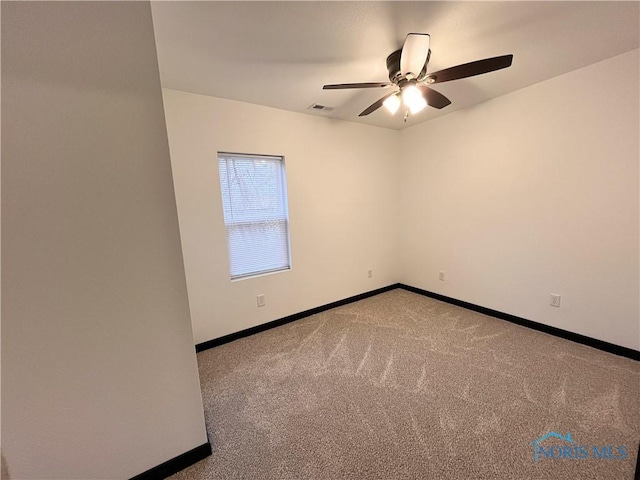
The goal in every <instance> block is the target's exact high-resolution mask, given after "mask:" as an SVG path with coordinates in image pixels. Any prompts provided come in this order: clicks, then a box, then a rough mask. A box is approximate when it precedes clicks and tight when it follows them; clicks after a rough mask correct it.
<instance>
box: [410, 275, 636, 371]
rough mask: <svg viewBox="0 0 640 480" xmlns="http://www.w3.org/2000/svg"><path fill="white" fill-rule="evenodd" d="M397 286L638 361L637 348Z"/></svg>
mask: <svg viewBox="0 0 640 480" xmlns="http://www.w3.org/2000/svg"><path fill="white" fill-rule="evenodd" d="M398 288H402V289H404V290H408V291H409V292H413V293H418V294H420V295H424V296H425V297H430V298H433V299H435V300H440V301H442V302H446V303H450V304H452V305H456V306H458V307H463V308H466V309H467V310H473V311H474V312H478V313H483V314H485V315H489V316H491V317H495V318H499V319H500V320H506V321H508V322H511V323H516V324H518V325H522V326H523V327H527V328H531V329H533V330H537V331H539V332H544V333H548V334H550V335H555V336H556V337H560V338H564V339H566V340H571V341H572V342H576V343H581V344H583V345H588V346H589V347H593V348H597V349H598V350H603V351H605V352H609V353H613V354H614V355H620V356H621V357H627V358H631V359H632V360H638V361H640V352H639V351H637V350H633V349H632V348H627V347H621V346H620V345H615V344H613V343H609V342H605V341H603V340H598V339H596V338H591V337H587V336H585V335H580V334H579V333H574V332H569V331H568V330H562V329H561V328H556V327H552V326H550V325H544V324H542V323H538V322H534V321H532V320H527V319H525V318H520V317H516V316H515V315H510V314H508V313H502V312H499V311H497V310H492V309H490V308H486V307H481V306H479V305H474V304H473V303H469V302H464V301H462V300H458V299H455V298H451V297H446V296H444V295H440V294H439V293H433V292H429V291H427V290H422V289H421V288H416V287H411V286H409V285H405V284H402V283H399V284H398Z"/></svg>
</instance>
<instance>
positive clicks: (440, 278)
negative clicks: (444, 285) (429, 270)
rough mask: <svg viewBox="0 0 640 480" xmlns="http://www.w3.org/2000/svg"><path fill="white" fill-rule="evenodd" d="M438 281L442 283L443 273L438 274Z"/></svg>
mask: <svg viewBox="0 0 640 480" xmlns="http://www.w3.org/2000/svg"><path fill="white" fill-rule="evenodd" d="M438 279H439V280H440V281H441V282H444V272H440V273H439V274H438Z"/></svg>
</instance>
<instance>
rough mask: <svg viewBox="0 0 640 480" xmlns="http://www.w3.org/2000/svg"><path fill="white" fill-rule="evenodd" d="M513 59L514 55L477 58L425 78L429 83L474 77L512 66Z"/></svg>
mask: <svg viewBox="0 0 640 480" xmlns="http://www.w3.org/2000/svg"><path fill="white" fill-rule="evenodd" d="M512 61H513V55H503V56H501V57H492V58H485V59H484V60H476V61H475V62H469V63H464V64H462V65H456V66H455V67H450V68H445V69H444V70H440V71H439V72H435V73H430V74H429V75H427V77H426V79H425V80H426V82H427V83H442V82H450V81H451V80H458V79H459V78H467V77H473V76H475V75H482V74H483V73H489V72H494V71H496V70H500V69H503V68H507V67H510V66H511V62H512Z"/></svg>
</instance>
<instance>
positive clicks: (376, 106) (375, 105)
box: [358, 92, 396, 117]
mask: <svg viewBox="0 0 640 480" xmlns="http://www.w3.org/2000/svg"><path fill="white" fill-rule="evenodd" d="M395 94H396V92H391V93H388V94H386V95H385V96H384V97H382V98H381V99H380V100H377V101H375V102H373V103H372V104H371V105H369V106H368V107H367V108H366V109H365V110H364V111H363V112H362V113H361V114H360V115H358V116H359V117H364V116H366V115H369V114H370V113H373V112H375V111H376V110H377V109H379V108H380V107H381V106H382V104H383V103H384V101H385V100H386V99H387V98H389V97H390V96H391V95H395Z"/></svg>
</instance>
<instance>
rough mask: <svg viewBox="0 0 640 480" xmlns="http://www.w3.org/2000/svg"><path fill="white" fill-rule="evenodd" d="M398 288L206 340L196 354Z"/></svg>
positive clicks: (383, 289)
mask: <svg viewBox="0 0 640 480" xmlns="http://www.w3.org/2000/svg"><path fill="white" fill-rule="evenodd" d="M399 287H400V284H399V283H395V284H393V285H389V286H387V287H382V288H378V289H376V290H371V291H370V292H365V293H361V294H360V295H355V296H353V297H349V298H345V299H343V300H338V301H337V302H332V303H328V304H326V305H322V306H320V307H316V308H312V309H311V310H305V311H304V312H300V313H294V314H293V315H289V316H288V317H284V318H280V319H278V320H273V321H271V322H267V323H263V324H262V325H256V326H255V327H251V328H247V329H246V330H241V331H239V332H235V333H230V334H229V335H225V336H224V337H219V338H214V339H213V340H208V341H206V342H202V343H198V344H197V345H196V352H202V351H204V350H208V349H210V348H213V347H217V346H219V345H224V344H225V343H229V342H233V341H234V340H238V339H239V338H244V337H248V336H249V335H254V334H256V333H260V332H264V331H265V330H269V329H271V328H275V327H279V326H281V325H285V324H287V323H290V322H294V321H296V320H300V319H301V318H305V317H309V316H311V315H315V314H316V313H320V312H324V311H325V310H330V309H332V308H336V307H341V306H342V305H347V304H348V303H353V302H357V301H358V300H364V299H365V298H369V297H373V296H375V295H379V294H381V293H384V292H388V291H389V290H395V289H396V288H399Z"/></svg>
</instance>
